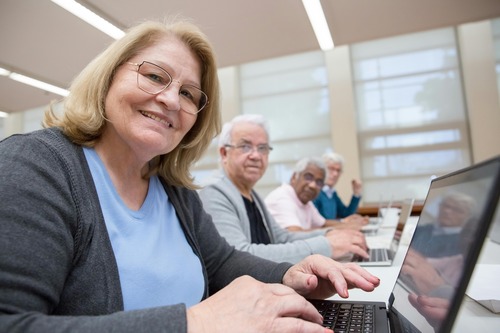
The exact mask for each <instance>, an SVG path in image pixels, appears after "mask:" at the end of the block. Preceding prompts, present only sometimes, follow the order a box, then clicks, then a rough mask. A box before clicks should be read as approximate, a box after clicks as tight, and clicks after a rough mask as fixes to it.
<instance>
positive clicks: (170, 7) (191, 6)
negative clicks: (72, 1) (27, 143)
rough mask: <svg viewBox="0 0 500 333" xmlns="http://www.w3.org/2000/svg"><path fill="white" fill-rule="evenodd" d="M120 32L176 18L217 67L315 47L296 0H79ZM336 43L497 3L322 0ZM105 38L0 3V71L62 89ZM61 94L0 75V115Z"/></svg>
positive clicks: (53, 13) (49, 14) (495, 7)
mask: <svg viewBox="0 0 500 333" xmlns="http://www.w3.org/2000/svg"><path fill="white" fill-rule="evenodd" d="M79 2H80V3H81V4H83V5H84V6H86V7H88V8H90V9H93V10H94V11H96V12H97V13H98V14H99V15H101V16H103V17H104V18H106V19H108V20H109V21H110V22H111V23H113V24H115V25H117V26H118V27H120V28H122V29H126V28H127V27H129V26H131V25H133V24H135V23H138V22H140V21H143V20H145V19H162V18H163V17H165V16H171V15H181V16H183V17H187V18H190V19H192V21H193V22H195V23H196V24H198V25H199V26H200V27H201V28H202V30H203V31H204V32H205V33H206V34H207V35H208V37H209V39H210V40H211V41H212V43H213V45H214V48H215V52H216V55H217V61H218V65H219V67H226V66H231V65H237V64H241V63H245V62H251V61H255V60H260V59H266V58H272V57H277V56H283V55H287V54H292V53H298V52H305V51H311V50H317V49H319V46H318V43H317V41H316V38H315V36H314V33H313V30H312V27H311V25H310V23H309V21H308V18H307V15H306V13H305V10H304V8H303V6H302V2H301V0H247V1H240V0H142V1H137V0H80V1H79ZM322 5H323V8H324V11H325V15H326V18H327V21H328V24H329V26H330V31H331V34H332V37H333V40H334V42H335V45H337V46H340V45H346V44H352V43H356V42H360V41H366V40H372V39H377V38H382V37H389V36H394V35H399V34H405V33H411V32H415V31H422V30H429V29H434V28H439V27H444V26H450V25H457V24H461V23H465V22H474V21H480V20H484V19H490V18H495V17H500V0H438V1H436V0H322ZM111 42H112V39H111V38H110V37H108V36H107V35H105V34H103V33H102V32H100V31H98V30H97V29H95V28H94V27H92V26H90V25H88V24H86V23H85V22H83V21H82V20H80V19H78V18H76V17H75V16H73V15H72V14H70V13H68V12H66V11H65V10H63V9H62V8H60V7H59V6H57V5H55V4H54V3H52V2H51V1H50V0H0V67H3V68H6V69H9V70H11V71H16V72H18V73H21V74H25V75H28V76H32V77H34V78H36V79H39V80H42V81H45V82H48V83H51V84H54V85H57V86H60V87H63V88H67V87H68V86H69V84H70V82H71V80H72V78H73V77H74V76H75V75H76V74H78V72H80V71H81V70H82V69H83V67H84V66H85V65H86V64H87V63H88V62H89V61H90V60H91V59H93V58H94V57H95V56H96V55H97V54H98V53H99V52H100V51H102V50H103V49H104V48H105V47H106V46H107V45H108V44H109V43H111ZM58 98H60V96H58V95H54V94H52V93H47V92H44V91H42V90H39V89H36V88H32V87H30V86H27V85H24V84H22V83H18V82H16V81H13V80H10V79H8V78H6V77H2V76H0V111H4V112H16V111H23V110H27V109H31V108H34V107H38V106H43V105H46V104H48V103H49V102H50V101H51V100H53V99H58Z"/></svg>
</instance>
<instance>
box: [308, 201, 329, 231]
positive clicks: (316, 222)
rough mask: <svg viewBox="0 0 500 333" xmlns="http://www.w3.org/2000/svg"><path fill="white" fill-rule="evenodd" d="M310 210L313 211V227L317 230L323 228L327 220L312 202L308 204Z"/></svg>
mask: <svg viewBox="0 0 500 333" xmlns="http://www.w3.org/2000/svg"><path fill="white" fill-rule="evenodd" d="M308 207H309V208H308V209H309V210H310V211H311V218H312V225H313V227H316V228H321V227H322V226H324V225H325V221H326V219H325V218H324V217H323V216H322V215H321V214H320V213H319V212H318V210H317V209H316V207H315V206H314V204H313V203H312V202H309V203H308Z"/></svg>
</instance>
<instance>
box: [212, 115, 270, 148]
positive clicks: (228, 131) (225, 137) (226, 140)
mask: <svg viewBox="0 0 500 333" xmlns="http://www.w3.org/2000/svg"><path fill="white" fill-rule="evenodd" d="M241 123H251V124H255V125H259V126H260V127H262V128H263V129H264V131H265V132H266V134H267V139H268V140H269V128H268V125H267V121H266V119H265V118H264V116H262V115H260V114H242V115H239V116H236V117H234V118H233V119H232V120H231V121H228V122H227V123H225V124H224V126H222V131H221V132H220V135H219V148H220V147H224V146H225V145H229V144H231V136H232V132H233V128H234V125H236V124H241Z"/></svg>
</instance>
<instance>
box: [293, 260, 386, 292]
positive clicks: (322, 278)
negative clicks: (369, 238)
mask: <svg viewBox="0 0 500 333" xmlns="http://www.w3.org/2000/svg"><path fill="white" fill-rule="evenodd" d="M283 284H284V285H286V286H289V287H290V288H292V289H294V290H295V291H296V292H298V293H299V294H301V295H303V296H305V297H308V298H318V299H324V298H327V297H330V296H331V295H333V294H335V293H338V294H339V296H341V297H344V298H346V297H349V293H348V289H351V288H360V289H362V290H364V291H373V290H374V289H375V288H376V287H377V286H378V285H379V284H380V279H379V278H377V277H376V276H374V275H372V274H370V273H369V272H368V271H366V270H365V269H364V268H362V267H360V266H359V265H357V264H355V263H339V262H337V261H334V260H333V259H330V258H328V257H325V256H322V255H319V254H315V255H311V256H309V257H307V258H305V259H304V260H302V261H301V262H299V263H298V264H296V265H294V266H292V267H291V268H290V269H289V270H288V271H287V272H286V273H285V275H284V277H283Z"/></svg>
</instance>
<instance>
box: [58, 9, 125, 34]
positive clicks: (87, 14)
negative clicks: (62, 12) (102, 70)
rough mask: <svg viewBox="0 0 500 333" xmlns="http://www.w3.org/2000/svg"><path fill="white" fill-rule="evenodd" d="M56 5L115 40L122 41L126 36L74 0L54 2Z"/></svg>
mask: <svg viewBox="0 0 500 333" xmlns="http://www.w3.org/2000/svg"><path fill="white" fill-rule="evenodd" d="M52 2H53V3H55V4H56V5H59V6H61V7H62V8H64V9H66V10H67V11H68V12H70V13H71V14H73V15H75V16H77V17H79V18H80V19H82V20H84V21H85V22H87V23H88V24H90V25H92V26H93V27H95V28H97V29H99V30H101V31H102V32H104V33H105V34H107V35H109V36H111V37H112V38H114V39H120V38H122V37H123V35H125V32H123V31H122V30H120V29H118V28H117V27H116V26H114V25H112V24H111V23H109V22H108V21H106V20H105V19H103V18H102V17H100V16H98V15H97V14H96V13H94V12H92V11H91V10H89V9H87V8H86V7H84V6H82V5H81V4H79V3H78V2H76V1H73V0H52Z"/></svg>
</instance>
